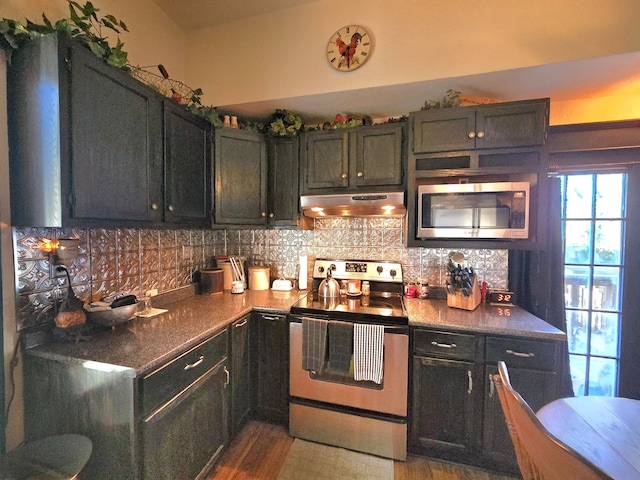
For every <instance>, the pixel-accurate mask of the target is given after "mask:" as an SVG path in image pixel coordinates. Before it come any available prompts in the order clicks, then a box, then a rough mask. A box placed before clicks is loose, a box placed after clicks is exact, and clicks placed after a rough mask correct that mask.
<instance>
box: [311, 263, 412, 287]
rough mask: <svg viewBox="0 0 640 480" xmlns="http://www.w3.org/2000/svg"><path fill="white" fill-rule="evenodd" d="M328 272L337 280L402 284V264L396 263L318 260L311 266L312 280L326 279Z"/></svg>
mask: <svg viewBox="0 0 640 480" xmlns="http://www.w3.org/2000/svg"><path fill="white" fill-rule="evenodd" d="M328 270H331V276H332V277H333V278H335V279H338V280H343V279H346V280H369V281H374V282H375V281H377V282H392V283H402V264H401V263H398V262H383V261H380V262H377V261H369V260H331V259H326V258H318V259H317V260H316V261H315V262H314V265H313V278H326V276H327V271H328Z"/></svg>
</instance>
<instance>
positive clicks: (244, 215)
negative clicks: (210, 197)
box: [214, 128, 267, 225]
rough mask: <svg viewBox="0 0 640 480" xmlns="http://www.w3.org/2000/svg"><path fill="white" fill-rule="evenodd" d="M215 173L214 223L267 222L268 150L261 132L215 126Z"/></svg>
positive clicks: (259, 223) (261, 223)
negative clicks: (217, 127)
mask: <svg viewBox="0 0 640 480" xmlns="http://www.w3.org/2000/svg"><path fill="white" fill-rule="evenodd" d="M214 176H215V205H214V208H215V223H219V224H225V223H230V224H240V225H242V224H247V225H264V224H265V223H266V221H267V218H266V217H267V195H266V190H267V184H266V181H267V152H266V146H265V142H264V139H263V138H262V136H261V135H259V134H254V133H251V132H245V131H241V130H237V129H231V128H220V129H217V130H216V134H215V171H214Z"/></svg>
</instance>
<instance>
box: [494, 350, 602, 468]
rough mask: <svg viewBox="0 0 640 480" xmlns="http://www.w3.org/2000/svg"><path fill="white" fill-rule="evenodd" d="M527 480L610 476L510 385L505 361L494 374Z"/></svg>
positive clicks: (508, 425) (517, 454)
mask: <svg viewBox="0 0 640 480" xmlns="http://www.w3.org/2000/svg"><path fill="white" fill-rule="evenodd" d="M493 382H494V384H495V386H496V391H497V392H498V398H499V399H500V404H501V405H502V410H503V412H504V416H505V419H506V421H507V427H508V429H509V434H510V435H511V440H512V442H513V447H514V449H515V451H516V457H517V460H518V466H519V467H520V472H521V473H522V477H523V478H524V480H568V479H580V480H592V479H593V480H596V479H598V480H601V479H611V477H610V476H609V475H607V474H606V473H605V472H603V471H602V470H600V469H599V468H598V467H597V466H595V465H594V464H592V463H591V462H590V461H589V460H587V459H586V458H584V457H583V456H582V455H580V454H579V453H578V452H576V451H575V450H573V449H572V448H571V447H569V446H568V445H565V444H564V443H562V442H561V441H559V440H558V439H557V438H555V437H554V436H553V435H552V434H551V433H550V432H549V431H548V430H547V429H546V428H545V426H544V425H542V423H540V421H539V420H538V418H537V417H536V415H535V413H534V412H533V410H531V407H529V405H528V404H527V402H526V401H525V400H524V399H523V398H522V397H521V396H520V394H519V393H518V392H516V391H515V390H514V389H513V387H512V386H511V382H510V380H509V372H508V371H507V365H506V364H505V363H504V362H498V374H497V375H494V376H493Z"/></svg>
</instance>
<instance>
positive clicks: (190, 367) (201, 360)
mask: <svg viewBox="0 0 640 480" xmlns="http://www.w3.org/2000/svg"><path fill="white" fill-rule="evenodd" d="M202 362H204V355H200V358H198V360H196V361H195V362H193V363H187V364H186V365H185V366H184V370H191V369H192V368H196V367H197V366H198V365H200V364H201V363H202Z"/></svg>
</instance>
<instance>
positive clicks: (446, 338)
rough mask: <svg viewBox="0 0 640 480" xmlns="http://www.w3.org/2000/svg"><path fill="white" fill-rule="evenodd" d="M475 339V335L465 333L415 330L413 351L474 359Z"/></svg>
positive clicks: (430, 354)
mask: <svg viewBox="0 0 640 480" xmlns="http://www.w3.org/2000/svg"><path fill="white" fill-rule="evenodd" d="M475 341H476V337H475V336H474V335H466V334H464V333H452V332H438V331H431V330H415V331H414V333H413V351H414V353H415V354H417V355H427V356H438V357H444V358H457V359H461V360H473V359H474V353H475Z"/></svg>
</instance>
